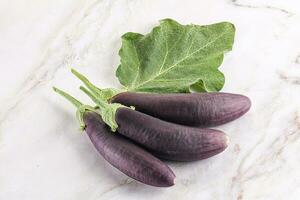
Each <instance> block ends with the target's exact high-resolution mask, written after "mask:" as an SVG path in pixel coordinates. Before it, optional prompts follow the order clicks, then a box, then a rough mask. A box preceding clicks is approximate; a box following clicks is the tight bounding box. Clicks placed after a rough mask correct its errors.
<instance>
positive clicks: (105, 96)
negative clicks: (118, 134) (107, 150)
mask: <svg viewBox="0 0 300 200" xmlns="http://www.w3.org/2000/svg"><path fill="white" fill-rule="evenodd" d="M71 72H72V73H73V74H74V75H75V76H76V77H77V78H78V79H79V80H81V81H82V82H83V84H84V85H85V86H86V87H87V88H85V87H83V86H81V87H80V89H81V90H82V91H83V92H84V93H85V94H87V95H88V96H89V97H90V98H91V99H92V100H93V102H94V103H95V104H96V105H97V108H98V109H99V110H98V112H99V114H100V115H101V117H102V120H103V121H104V122H105V123H106V124H107V125H108V126H110V127H111V130H112V131H113V132H115V131H116V130H117V128H118V124H117V122H116V117H115V116H116V112H117V110H118V109H119V108H121V107H126V106H124V105H122V104H119V103H108V102H109V100H110V99H111V98H112V97H113V96H115V95H117V94H119V93H121V92H124V90H118V89H113V88H106V89H100V88H98V87H97V86H95V85H94V84H93V83H91V82H90V81H89V80H88V79H87V78H86V77H85V76H84V75H82V74H81V73H79V72H77V71H76V70H75V69H71ZM131 109H134V108H133V107H131Z"/></svg>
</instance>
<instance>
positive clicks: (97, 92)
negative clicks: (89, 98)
mask: <svg viewBox="0 0 300 200" xmlns="http://www.w3.org/2000/svg"><path fill="white" fill-rule="evenodd" d="M71 72H72V74H74V75H75V76H76V77H77V78H78V79H79V80H81V81H82V82H83V84H84V85H85V86H86V87H87V88H88V89H89V90H90V91H91V92H92V93H93V94H94V95H96V96H99V95H100V94H101V91H102V90H101V89H100V88H98V87H97V86H95V85H94V84H93V83H91V82H90V81H89V80H88V79H87V77H85V76H84V75H83V74H81V73H79V72H78V71H76V70H75V69H73V68H71Z"/></svg>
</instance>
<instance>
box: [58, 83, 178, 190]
mask: <svg viewBox="0 0 300 200" xmlns="http://www.w3.org/2000/svg"><path fill="white" fill-rule="evenodd" d="M54 90H55V91H56V92H57V93H59V94H61V95H62V96H64V97H66V98H67V99H68V100H70V101H71V102H72V103H73V104H74V105H75V106H76V107H77V108H78V111H79V112H78V115H77V116H81V117H82V119H80V121H81V120H82V121H81V122H84V124H85V131H86V133H87V134H88V136H89V137H90V139H91V141H92V143H93V144H94V146H95V148H96V149H97V151H98V152H99V153H100V154H101V155H102V156H103V158H104V159H105V160H106V161H108V162H109V163H110V164H111V165H113V166H114V167H115V168H117V169H119V170H120V171H121V172H123V173H124V174H126V175H128V176H129V177H131V178H133V179H135V180H138V181H140V182H142V183H145V184H148V185H152V186H157V187H168V186H172V185H174V180H175V175H174V173H173V172H172V170H171V169H170V168H169V167H168V166H167V165H166V164H164V163H163V162H161V161H160V160H159V159H157V158H156V157H154V156H153V155H151V154H150V153H148V152H147V151H145V150H143V149H142V148H141V147H139V146H137V145H136V144H134V143H132V142H131V141H129V140H128V139H126V138H124V137H123V136H122V135H119V134H117V133H113V132H111V131H110V129H109V127H108V126H107V125H106V124H105V123H104V122H103V121H102V119H101V117H100V116H99V114H98V113H96V112H95V111H88V110H93V108H91V107H84V106H83V105H82V103H80V102H79V101H77V100H76V99H74V98H73V97H71V96H70V95H68V94H67V93H65V92H63V91H61V90H59V89H57V88H54Z"/></svg>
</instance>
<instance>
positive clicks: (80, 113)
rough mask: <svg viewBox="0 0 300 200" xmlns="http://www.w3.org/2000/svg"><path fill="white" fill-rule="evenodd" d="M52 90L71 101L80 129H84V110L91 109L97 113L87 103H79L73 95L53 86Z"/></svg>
mask: <svg viewBox="0 0 300 200" xmlns="http://www.w3.org/2000/svg"><path fill="white" fill-rule="evenodd" d="M53 90H54V91H55V92H56V93H58V94H59V95H61V96H63V97H64V98H66V99H67V100H68V101H69V102H71V103H72V104H73V105H74V106H75V107H76V108H77V111H76V117H77V120H78V121H79V124H80V130H84V129H85V123H84V121H83V115H84V113H85V112H86V111H93V112H96V113H98V112H99V111H98V110H96V109H95V108H93V107H92V106H89V105H84V104H83V103H81V102H80V101H78V100H77V99H75V98H74V97H73V96H71V95H69V94H68V93H66V92H64V91H62V90H60V89H58V88H56V87H53Z"/></svg>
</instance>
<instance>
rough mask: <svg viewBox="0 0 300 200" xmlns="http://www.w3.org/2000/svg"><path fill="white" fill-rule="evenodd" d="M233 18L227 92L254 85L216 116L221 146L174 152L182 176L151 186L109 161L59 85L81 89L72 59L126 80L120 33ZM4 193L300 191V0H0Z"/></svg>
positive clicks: (166, 195)
mask: <svg viewBox="0 0 300 200" xmlns="http://www.w3.org/2000/svg"><path fill="white" fill-rule="evenodd" d="M167 17H168V18H174V19H176V20H178V21H179V22H181V23H197V24H208V23H213V22H218V21H224V20H228V21H231V22H233V23H234V24H235V25H236V29H237V32H236V41H235V45H234V49H233V51H232V52H231V53H229V54H227V55H226V58H225V61H224V63H223V65H222V68H221V69H222V71H223V72H224V73H225V75H226V78H227V79H226V85H225V87H224V89H223V91H227V92H235V93H242V94H245V95H248V96H249V97H250V98H251V99H252V102H253V107H252V109H251V111H250V112H249V113H248V114H247V115H245V116H244V117H242V118H240V119H239V120H237V121H235V122H232V123H230V124H227V125H224V126H221V127H219V128H220V129H222V130H223V131H225V132H226V133H227V134H228V135H229V136H230V138H231V144H230V146H229V148H228V149H227V150H226V151H225V152H224V153H222V154H220V155H218V156H216V157H214V158H211V159H208V160H205V161H200V162H194V163H170V166H171V167H172V169H173V170H174V171H175V173H176V174H177V180H176V185H175V186H174V187H171V188H154V187H149V186H145V185H143V184H140V183H137V182H135V181H132V180H131V179H129V178H127V177H126V176H125V175H123V174H122V173H120V172H119V171H117V170H116V169H114V168H112V167H111V166H110V165H109V164H107V163H106V162H105V161H104V160H103V159H102V158H101V157H100V156H99V155H98V154H97V153H96V152H95V150H94V149H93V146H92V145H91V144H90V142H89V140H88V138H87V136H86V135H85V134H81V133H80V131H79V130H78V124H77V121H76V120H75V117H74V112H75V110H74V108H73V107H72V106H71V105H70V104H69V103H68V102H66V101H64V100H63V99H62V98H60V97H58V96H57V95H55V94H54V93H53V92H52V90H51V87H52V86H53V85H56V86H59V87H61V88H63V89H66V90H68V91H70V92H71V93H72V94H74V95H76V96H78V97H79V98H81V99H82V100H86V101H87V98H86V97H85V96H84V95H83V94H81V92H80V91H79V90H78V86H79V84H80V82H79V81H78V80H76V79H75V78H74V77H73V76H72V75H71V74H70V72H69V67H70V66H73V67H75V68H76V69H78V70H80V71H81V72H83V73H85V74H87V75H88V76H89V77H90V78H91V80H93V81H95V82H96V83H97V84H99V85H102V86H115V87H119V84H118V81H117V79H116V78H115V77H114V71H115V69H116V67H117V65H118V62H119V58H118V55H117V53H118V49H119V47H120V42H121V41H120V36H121V35H122V34H123V33H125V32H127V31H136V32H142V33H145V32H148V31H149V30H150V29H151V28H152V27H153V25H156V24H157V22H158V20H159V19H162V18H167ZM0 44H1V45H0V85H1V89H0V105H1V111H0V199H1V200H2V199H3V200H19V199H23V200H33V199H34V200H35V199H37V200H41V199H43V200H44V199H46V200H48V199H49V200H53V199H55V200H96V199H97V200H98V199H103V200H105V199H109V200H114V199H145V200H147V199H157V200H169V199H170V200H171V199H172V200H175V199H186V200H188V199H208V200H215V199H217V200H224V199H226V200H227V199H228V200H231V199H238V200H242V199H243V200H244V199H258V200H262V199H272V200H277V199H299V196H300V170H299V167H300V156H299V148H300V3H299V2H298V1H296V0H235V1H234V0H232V1H230V0H210V1H206V0H185V1H181V0H164V1H162V0H115V1H112V0H101V1H96V0H64V1H60V0H51V1H50V0H40V1H34V0H27V1H21V0H10V1H5V0H2V1H0Z"/></svg>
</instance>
